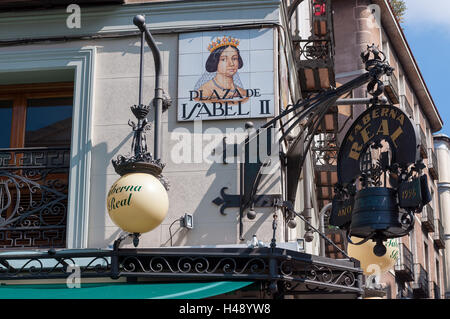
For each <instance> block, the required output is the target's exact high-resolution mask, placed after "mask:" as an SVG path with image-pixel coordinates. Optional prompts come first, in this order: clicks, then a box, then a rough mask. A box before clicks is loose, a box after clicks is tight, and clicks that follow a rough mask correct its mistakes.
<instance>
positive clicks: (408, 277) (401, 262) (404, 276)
mask: <svg viewBox="0 0 450 319" xmlns="http://www.w3.org/2000/svg"><path fill="white" fill-rule="evenodd" d="M395 276H396V277H397V279H398V280H399V281H401V282H410V281H414V260H413V255H412V253H411V251H410V250H409V249H408V247H406V245H405V244H400V247H399V256H398V259H397V264H396V265H395Z"/></svg>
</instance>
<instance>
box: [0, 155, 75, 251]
mask: <svg viewBox="0 0 450 319" xmlns="http://www.w3.org/2000/svg"><path fill="white" fill-rule="evenodd" d="M69 164H70V149H69V148H45V147H40V148H22V149H11V148H9V149H0V249H8V248H14V249H17V248H49V247H54V248H57V247H65V245H66V220H67V193H68V180H69V166H70V165H69Z"/></svg>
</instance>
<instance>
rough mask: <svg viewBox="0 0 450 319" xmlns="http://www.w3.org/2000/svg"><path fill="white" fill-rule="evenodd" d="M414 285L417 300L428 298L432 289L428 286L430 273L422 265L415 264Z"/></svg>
mask: <svg viewBox="0 0 450 319" xmlns="http://www.w3.org/2000/svg"><path fill="white" fill-rule="evenodd" d="M414 277H415V280H414V283H413V292H414V296H415V297H416V298H428V297H429V295H430V291H429V290H430V289H429V285H428V272H427V271H426V270H425V269H424V268H423V267H422V265H421V264H414Z"/></svg>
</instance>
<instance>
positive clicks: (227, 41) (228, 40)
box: [208, 36, 239, 52]
mask: <svg viewBox="0 0 450 319" xmlns="http://www.w3.org/2000/svg"><path fill="white" fill-rule="evenodd" d="M228 45H231V46H233V47H235V48H237V46H238V45H239V40H238V39H235V38H232V37H226V36H224V37H223V38H222V39H221V38H217V39H216V40H215V41H213V42H211V44H210V45H208V50H209V52H213V51H214V50H215V49H217V48H220V47H224V46H228Z"/></svg>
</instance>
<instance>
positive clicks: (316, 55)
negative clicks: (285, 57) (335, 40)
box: [298, 40, 331, 61]
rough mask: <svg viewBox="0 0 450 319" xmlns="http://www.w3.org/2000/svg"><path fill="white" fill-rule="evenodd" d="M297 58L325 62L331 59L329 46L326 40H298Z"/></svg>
mask: <svg viewBox="0 0 450 319" xmlns="http://www.w3.org/2000/svg"><path fill="white" fill-rule="evenodd" d="M298 42H299V49H298V57H299V58H300V60H303V59H302V58H304V59H306V60H311V61H316V60H323V61H327V60H328V59H330V58H331V46H330V44H331V43H330V41H328V40H299V41H298Z"/></svg>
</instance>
